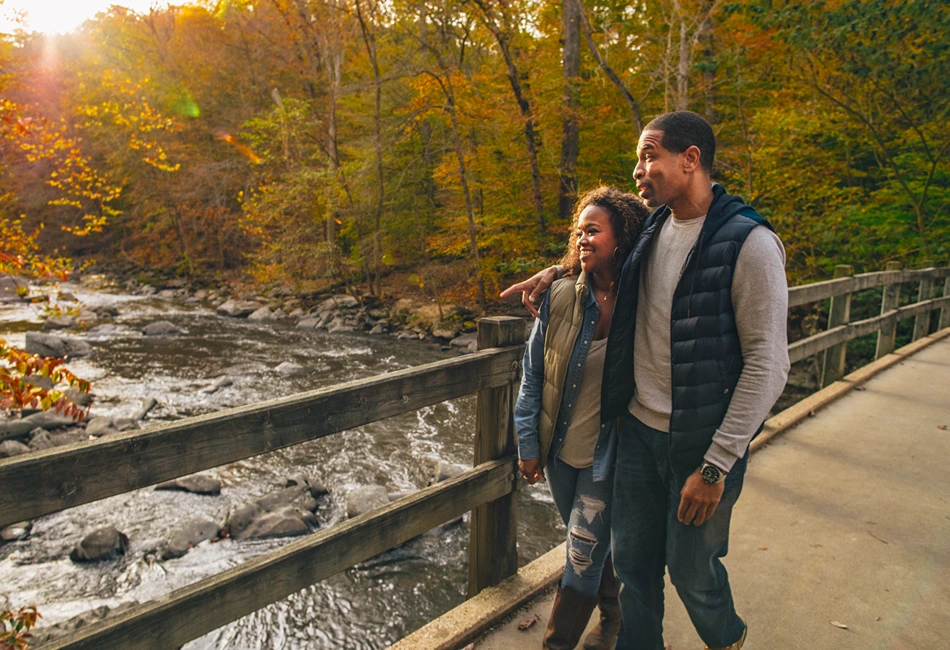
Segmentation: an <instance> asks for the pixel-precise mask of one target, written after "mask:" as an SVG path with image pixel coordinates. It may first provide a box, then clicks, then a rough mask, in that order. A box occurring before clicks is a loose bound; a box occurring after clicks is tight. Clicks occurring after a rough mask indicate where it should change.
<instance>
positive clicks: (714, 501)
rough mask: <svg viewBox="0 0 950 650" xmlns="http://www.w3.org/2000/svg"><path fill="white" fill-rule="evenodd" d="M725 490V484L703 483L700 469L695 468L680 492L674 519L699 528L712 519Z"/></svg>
mask: <svg viewBox="0 0 950 650" xmlns="http://www.w3.org/2000/svg"><path fill="white" fill-rule="evenodd" d="M725 489H726V484H725V483H707V482H706V481H704V480H703V475H702V473H701V471H700V468H697V469H696V471H695V472H693V473H692V474H690V475H689V478H688V479H686V483H685V484H684V485H683V489H682V490H680V507H679V511H678V512H677V513H676V518H677V519H679V520H680V522H682V523H684V524H686V525H687V526H689V525H690V524H693V525H694V526H701V525H702V524H703V522H705V521H708V520H709V519H712V516H713V514H715V512H716V507H717V506H718V505H719V500H720V499H721V498H722V493H723V490H725Z"/></svg>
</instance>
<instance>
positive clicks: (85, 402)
mask: <svg viewBox="0 0 950 650" xmlns="http://www.w3.org/2000/svg"><path fill="white" fill-rule="evenodd" d="M63 395H65V396H66V398H67V399H68V400H69V401H71V402H72V403H73V404H75V405H76V406H81V407H83V408H85V407H87V406H89V405H90V404H92V400H93V399H94V397H95V396H94V395H93V394H92V393H85V392H83V391H81V390H79V389H78V388H67V389H66V390H64V391H63Z"/></svg>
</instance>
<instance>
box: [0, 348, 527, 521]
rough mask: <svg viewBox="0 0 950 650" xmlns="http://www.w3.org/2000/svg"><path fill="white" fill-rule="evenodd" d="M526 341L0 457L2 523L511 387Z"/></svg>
mask: <svg viewBox="0 0 950 650" xmlns="http://www.w3.org/2000/svg"><path fill="white" fill-rule="evenodd" d="M522 353H523V347H520V346H516V347H511V348H507V349H504V350H485V351H481V352H477V353H475V354H472V355H469V356H465V357H458V358H455V359H448V360H444V361H437V362H435V363H430V364H426V365H423V366H418V367H415V368H409V369H406V370H400V371H398V372H393V373H389V374H386V375H379V376H376V377H370V378H368V379H361V380H357V381H352V382H348V383H345V384H340V385H338V386H334V387H332V388H327V389H321V390H316V391H311V392H307V393H300V394H298V395H292V396H290V397H285V398H281V399H276V400H271V401H268V402H260V403H257V404H253V405H251V406H246V407H240V408H235V409H228V410H225V411H219V412H217V413H212V414H209V415H203V416H199V417H194V418H188V419H185V420H181V421H178V422H175V423H172V424H166V425H163V426H158V427H152V428H148V429H144V430H141V431H132V432H127V433H121V434H116V435H111V436H106V437H104V438H100V439H99V440H96V441H93V442H83V443H77V444H74V445H68V446H64V447H58V448H55V449H50V450H47V451H42V452H38V453H31V454H23V455H22V456H16V457H14V458H10V459H4V460H0V486H3V489H2V490H0V527H2V526H5V525H7V524H11V523H15V522H17V521H23V520H25V519H33V518H35V517H39V516H41V515H45V514H49V513H51V512H57V511H59V510H64V509H66V508H71V507H73V506H77V505H80V504H83V503H89V502H90V501H96V500H97V499H102V498H105V497H109V496H113V495H116V494H122V493H124V492H128V491H130V490H134V489H137V488H142V487H146V486H149V485H154V484H156V483H160V482H162V481H167V480H170V479H173V478H177V477H180V476H185V475H187V474H192V473H194V472H198V471H201V470H205V469H209V468H212V467H217V466H220V465H224V464H226V463H230V462H234V461H236V460H241V459H244V458H249V457H251V456H256V455H258V454H263V453H266V452H269V451H274V450H275V449H280V448H282V447H287V446H289V445H293V444H297V443H300V442H305V441H307V440H315V439H317V438H321V437H323V436H327V435H330V434H333V433H337V432H340V431H345V430H347V429H352V428H354V427H358V426H362V425H364V424H368V423H370V422H375V421H377V420H381V419H383V418H387V417H391V416H394V415H398V414H400V413H405V412H407V411H414V410H417V409H420V408H422V407H424V406H429V405H431V404H437V403H439V402H442V401H445V400H447V399H454V398H457V397H461V396H463V395H468V394H470V393H473V392H475V391H478V390H485V389H491V388H497V387H499V386H509V385H510V384H511V382H512V381H513V380H514V379H516V378H517V373H518V369H519V367H520V362H521V356H522Z"/></svg>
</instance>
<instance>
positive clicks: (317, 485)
mask: <svg viewBox="0 0 950 650" xmlns="http://www.w3.org/2000/svg"><path fill="white" fill-rule="evenodd" d="M298 485H305V486H307V487H308V488H310V496H312V497H313V498H314V499H319V498H320V497H322V496H325V495H327V494H330V490H328V489H327V486H325V485H324V484H323V483H322V482H321V481H320V480H319V479H315V478H311V477H309V476H306V475H304V474H294V475H293V476H288V477H287V480H286V481H285V482H284V487H285V488H289V487H294V486H298Z"/></svg>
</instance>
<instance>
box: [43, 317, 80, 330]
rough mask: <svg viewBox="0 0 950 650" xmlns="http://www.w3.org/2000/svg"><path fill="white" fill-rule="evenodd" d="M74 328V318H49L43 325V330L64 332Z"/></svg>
mask: <svg viewBox="0 0 950 650" xmlns="http://www.w3.org/2000/svg"><path fill="white" fill-rule="evenodd" d="M75 326H76V318H75V317H74V316H50V317H49V318H47V319H46V321H45V322H44V323H43V330H44V331H49V330H65V329H69V328H70V327H75Z"/></svg>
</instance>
